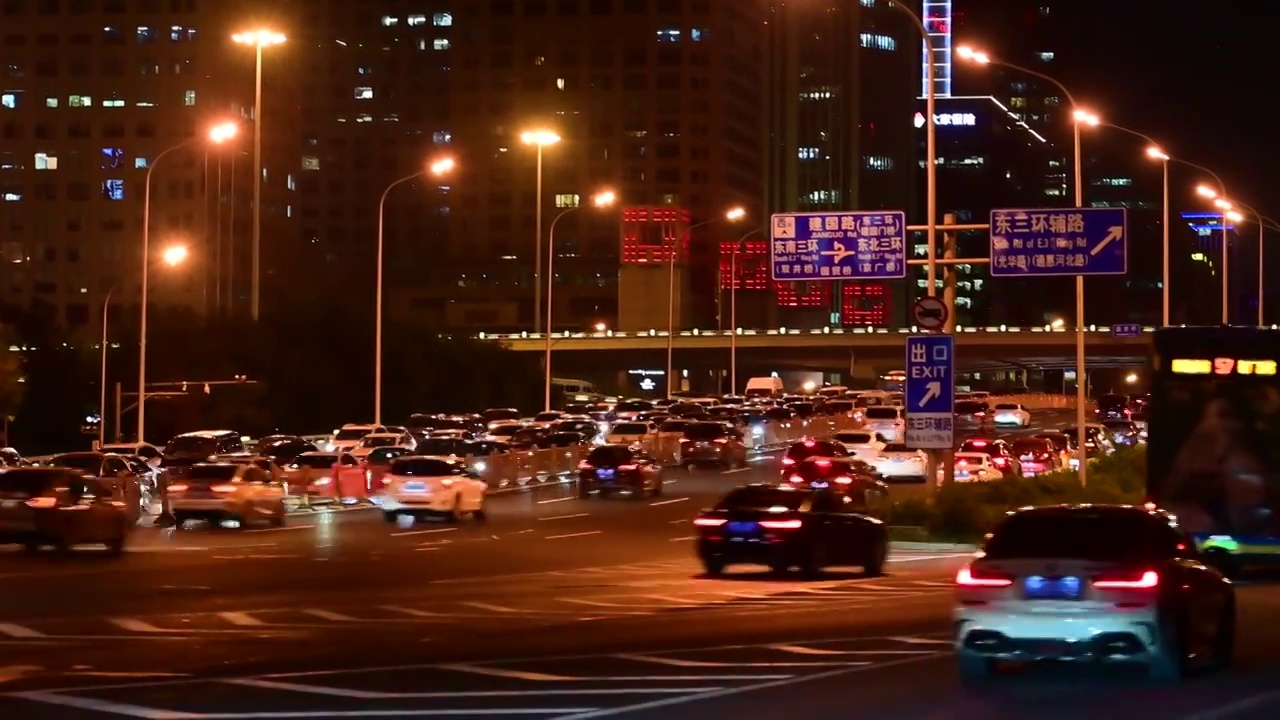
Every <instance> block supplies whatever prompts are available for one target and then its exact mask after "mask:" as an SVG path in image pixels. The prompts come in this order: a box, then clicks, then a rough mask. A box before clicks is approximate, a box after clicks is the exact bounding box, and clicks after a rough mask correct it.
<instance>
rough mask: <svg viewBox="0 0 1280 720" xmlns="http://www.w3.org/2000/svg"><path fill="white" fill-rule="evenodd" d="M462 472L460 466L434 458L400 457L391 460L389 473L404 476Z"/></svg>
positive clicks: (456, 473)
mask: <svg viewBox="0 0 1280 720" xmlns="http://www.w3.org/2000/svg"><path fill="white" fill-rule="evenodd" d="M462 472H463V468H462V466H460V465H458V464H456V463H451V462H448V461H447V460H436V459H434V458H401V459H399V460H393V461H392V462H391V474H392V475H403V476H406V477H447V476H450V475H461V474H462Z"/></svg>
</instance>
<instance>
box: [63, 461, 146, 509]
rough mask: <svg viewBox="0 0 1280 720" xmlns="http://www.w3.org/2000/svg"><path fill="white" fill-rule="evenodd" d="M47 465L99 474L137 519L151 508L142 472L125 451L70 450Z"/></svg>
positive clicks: (85, 473) (116, 497)
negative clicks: (125, 454)
mask: <svg viewBox="0 0 1280 720" xmlns="http://www.w3.org/2000/svg"><path fill="white" fill-rule="evenodd" d="M46 464H47V465H50V466H53V467H61V468H71V469H74V470H77V471H79V472H80V474H82V475H84V476H85V477H93V478H97V479H98V480H99V481H100V482H101V483H102V487H103V488H104V489H106V490H107V491H108V492H109V493H110V494H111V497H112V499H114V500H120V501H122V502H124V503H125V504H126V507H128V509H129V514H130V516H131V517H132V518H133V520H134V522H137V520H138V519H139V518H140V517H142V515H143V514H144V513H145V512H147V511H148V510H150V505H151V503H150V500H149V498H146V497H144V496H145V495H147V493H144V492H143V482H144V481H143V476H142V475H141V474H139V473H138V472H137V471H136V470H135V469H134V468H133V467H132V466H131V465H130V464H129V461H128V460H127V459H126V458H125V456H123V455H115V454H111V453H102V452H92V451H86V452H70V453H62V454H60V455H54V456H53V457H51V458H49V460H48V462H47V463H46Z"/></svg>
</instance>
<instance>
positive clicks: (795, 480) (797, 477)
mask: <svg viewBox="0 0 1280 720" xmlns="http://www.w3.org/2000/svg"><path fill="white" fill-rule="evenodd" d="M787 479H788V480H790V481H791V482H793V483H802V482H804V478H803V477H801V476H800V475H792V476H791V477H789V478H787Z"/></svg>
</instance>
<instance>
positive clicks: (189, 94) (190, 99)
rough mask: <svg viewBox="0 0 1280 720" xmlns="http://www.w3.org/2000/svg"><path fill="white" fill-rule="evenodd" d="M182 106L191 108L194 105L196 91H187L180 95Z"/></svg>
mask: <svg viewBox="0 0 1280 720" xmlns="http://www.w3.org/2000/svg"><path fill="white" fill-rule="evenodd" d="M182 104H183V105H186V106H187V107H191V106H192V105H195V104H196V91H195V90H187V91H185V92H183V93H182Z"/></svg>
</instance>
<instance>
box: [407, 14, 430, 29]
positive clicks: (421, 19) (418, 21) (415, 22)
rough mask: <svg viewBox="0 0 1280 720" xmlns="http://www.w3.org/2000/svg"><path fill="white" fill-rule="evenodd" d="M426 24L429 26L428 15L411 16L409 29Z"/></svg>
mask: <svg viewBox="0 0 1280 720" xmlns="http://www.w3.org/2000/svg"><path fill="white" fill-rule="evenodd" d="M426 24H427V16H426V15H410V16H409V27H418V26H419V25H426Z"/></svg>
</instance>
